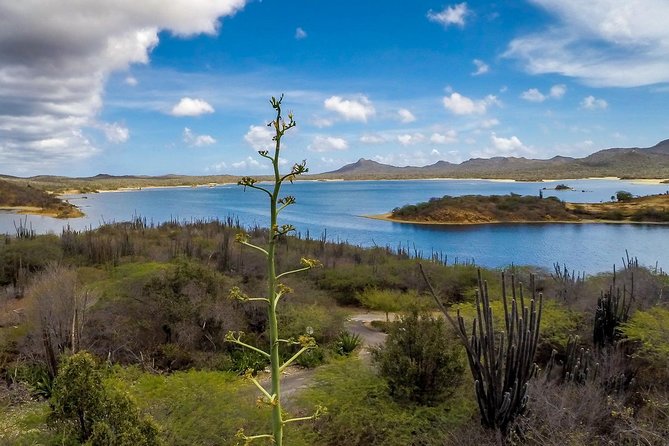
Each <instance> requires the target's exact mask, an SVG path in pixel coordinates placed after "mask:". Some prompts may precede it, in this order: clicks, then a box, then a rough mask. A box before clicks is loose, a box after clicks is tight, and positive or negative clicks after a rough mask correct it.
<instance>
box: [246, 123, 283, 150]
mask: <svg viewBox="0 0 669 446" xmlns="http://www.w3.org/2000/svg"><path fill="white" fill-rule="evenodd" d="M274 135H275V132H273V131H272V129H271V128H269V127H267V126H266V125H252V126H250V127H249V131H248V132H246V135H244V140H245V141H246V142H247V143H248V144H249V145H250V146H251V147H253V148H254V149H255V150H267V149H268V148H269V147H271V146H272V137H274ZM281 145H282V146H283V143H282V144H281ZM284 147H285V146H284Z"/></svg>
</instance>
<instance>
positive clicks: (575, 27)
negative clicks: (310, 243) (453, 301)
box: [0, 0, 669, 176]
mask: <svg viewBox="0 0 669 446" xmlns="http://www.w3.org/2000/svg"><path fill="white" fill-rule="evenodd" d="M664 17H669V3H667V2H666V1H665V0H635V1H629V0H591V1H588V2H584V1H582V0H515V1H512V0H508V1H497V2H491V1H467V2H443V1H428V0H416V1H395V0H392V1H388V0H387V1H383V2H381V1H360V0H358V1H349V0H341V1H338V2H329V1H320V0H296V1H278V0H263V1H247V0H218V1H216V0H171V1H170V2H164V1H161V0H143V1H141V2H138V1H136V0H134V1H131V0H114V1H111V0H110V1H94V2H81V1H77V0H63V1H60V2H52V1H48V0H26V1H23V2H14V1H10V0H0V162H2V165H1V167H0V172H1V173H5V174H12V175H20V176H27V175H35V174H45V173H48V174H60V175H70V176H79V175H81V176H88V175H95V174H97V173H100V172H104V173H111V174H150V175H159V174H166V173H179V174H191V175H204V174H219V173H231V174H262V173H265V172H266V171H267V167H266V166H265V165H264V163H263V162H262V159H261V158H260V157H258V156H257V155H256V153H255V151H256V150H258V149H261V148H263V147H266V146H267V145H268V144H269V136H268V131H267V130H268V129H267V128H266V127H265V124H266V122H267V121H268V120H269V119H271V108H270V107H269V104H268V98H269V97H270V96H271V95H279V94H281V93H285V100H284V108H285V109H286V110H292V111H293V112H294V114H295V117H296V120H297V122H298V127H297V128H296V129H294V131H293V132H292V134H290V135H289V136H287V137H286V139H285V140H284V141H285V149H286V150H285V151H284V152H283V156H284V158H285V162H286V164H291V163H293V162H297V161H301V160H303V159H306V160H307V162H308V165H309V167H310V168H311V171H312V172H323V171H328V170H334V169H336V168H338V167H341V166H342V165H344V164H346V163H349V162H354V161H356V160H357V159H359V158H368V159H374V160H377V161H380V162H384V163H389V164H394V165H425V164H431V163H434V162H436V161H438V160H446V161H450V162H461V161H464V160H466V159H469V158H472V157H492V156H524V157H531V158H550V157H552V156H555V155H558V154H559V155H567V156H577V157H580V156H585V155H587V154H589V153H591V152H593V151H596V150H599V149H603V148H608V147H633V146H639V147H647V146H651V145H654V144H655V143H657V142H659V141H660V140H663V139H666V138H669V100H668V99H669V28H668V27H667V26H666V24H665V23H663V18H664Z"/></svg>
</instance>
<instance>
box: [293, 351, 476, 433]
mask: <svg viewBox="0 0 669 446" xmlns="http://www.w3.org/2000/svg"><path fill="white" fill-rule="evenodd" d="M314 380H315V383H314V384H313V385H311V386H310V387H309V388H308V389H306V390H305V391H304V392H302V393H301V394H300V395H298V397H297V404H299V405H300V406H301V407H304V408H311V407H313V406H314V405H316V404H327V407H328V413H327V414H326V415H324V416H323V417H322V418H321V419H318V420H316V421H315V422H314V423H312V424H307V425H301V426H300V427H299V429H300V433H301V434H302V436H303V437H304V438H305V441H306V443H307V444H309V445H314V446H315V445H318V446H342V445H346V446H442V445H443V444H444V443H445V439H446V438H447V437H448V436H449V432H450V431H452V430H453V428H454V427H456V426H458V425H460V424H462V423H464V422H466V421H467V420H469V419H470V418H471V417H472V415H473V414H475V413H476V407H475V406H476V403H475V402H474V400H473V398H472V396H471V395H470V394H469V393H467V391H466V389H465V387H466V386H461V387H460V388H458V389H457V390H456V392H455V393H454V395H453V397H452V398H451V399H449V400H448V401H445V402H444V403H442V404H440V405H438V406H435V407H428V406H419V405H415V404H403V403H400V402H397V401H395V400H394V399H393V398H392V397H391V396H390V395H389V393H388V387H387V384H386V382H385V380H383V379H382V378H380V377H379V376H377V375H376V374H375V372H374V371H373V369H371V368H370V367H369V365H368V364H366V363H365V362H363V361H361V360H360V359H358V358H354V357H351V358H346V359H342V360H339V361H335V362H334V363H332V364H328V365H325V366H323V367H321V368H319V369H318V370H317V371H316V375H315V378H314Z"/></svg>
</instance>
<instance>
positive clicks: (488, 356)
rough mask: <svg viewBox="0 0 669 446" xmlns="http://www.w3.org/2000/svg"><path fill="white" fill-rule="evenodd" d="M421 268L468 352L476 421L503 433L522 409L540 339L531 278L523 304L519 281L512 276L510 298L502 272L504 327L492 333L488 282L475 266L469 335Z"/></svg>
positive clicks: (540, 300) (539, 305)
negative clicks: (477, 413)
mask: <svg viewBox="0 0 669 446" xmlns="http://www.w3.org/2000/svg"><path fill="white" fill-rule="evenodd" d="M421 272H422V273H423V277H424V278H425V281H426V283H427V285H428V288H429V289H430V292H431V293H432V295H433V296H434V298H435V300H436V302H437V305H438V306H439V308H440V309H441V311H442V312H443V313H444V316H446V319H448V321H449V322H450V323H451V325H453V327H454V328H455V331H456V333H457V335H458V336H459V338H460V340H461V341H462V344H463V345H464V347H465V350H466V352H467V358H468V360H469V368H470V370H471V373H472V376H473V377H474V384H475V389H476V400H477V402H478V406H479V411H480V414H481V423H482V424H483V425H484V426H485V427H488V428H491V429H498V430H500V431H501V432H502V434H506V433H507V432H508V429H509V427H510V424H511V422H512V421H513V420H514V419H515V418H516V417H517V416H518V415H520V414H522V413H523V412H524V411H525V407H526V404H527V400H528V395H527V392H528V383H529V380H530V379H531V378H532V377H533V376H534V375H535V374H536V372H537V369H538V368H537V366H536V364H535V363H534V354H535V352H536V348H537V343H538V341H539V327H540V324H541V310H542V303H543V297H542V295H541V294H539V295H538V301H537V296H536V295H535V291H534V290H535V287H534V278H533V277H532V278H531V280H530V287H531V289H532V299H531V300H530V306H529V308H528V307H526V306H525V298H524V295H523V288H522V285H521V284H519V286H518V287H516V281H515V278H514V276H513V275H512V276H511V301H510V302H509V299H508V296H507V286H506V280H505V276H504V274H502V301H503V304H504V329H503V330H502V331H499V332H496V327H495V324H494V322H493V312H492V308H491V306H490V298H489V296H488V284H487V283H486V282H484V281H483V280H482V278H481V272H480V271H479V274H478V284H479V287H478V291H477V293H476V317H475V318H474V320H473V321H472V331H471V335H468V334H467V328H466V327H465V321H464V318H463V317H462V316H461V315H460V311H459V310H458V312H457V316H456V319H453V317H452V316H451V315H450V314H449V313H448V310H447V308H446V307H445V306H444V304H443V303H442V301H441V299H440V298H439V297H438V296H437V293H436V292H435V290H434V289H433V288H432V286H431V285H430V282H429V280H428V279H427V276H426V275H425V272H424V271H423V268H422V265H421ZM516 290H518V292H516Z"/></svg>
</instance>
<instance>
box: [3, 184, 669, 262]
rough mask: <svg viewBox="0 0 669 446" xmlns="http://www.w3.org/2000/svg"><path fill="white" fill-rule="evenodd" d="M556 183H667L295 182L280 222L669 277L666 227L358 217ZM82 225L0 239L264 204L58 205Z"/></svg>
mask: <svg viewBox="0 0 669 446" xmlns="http://www.w3.org/2000/svg"><path fill="white" fill-rule="evenodd" d="M558 183H565V184H568V185H569V186H571V187H572V188H574V190H572V191H551V190H545V191H543V193H544V196H550V195H553V196H557V197H559V198H560V199H562V200H565V201H571V202H599V201H607V200H610V197H611V196H612V195H614V194H615V192H616V191H618V190H627V191H630V192H632V193H633V194H635V195H648V194H655V193H660V192H665V191H666V190H667V189H669V185H667V184H663V185H648V184H635V183H633V182H630V181H618V180H578V181H575V180H573V181H572V180H568V181H559V182H548V183H525V182H496V181H484V180H429V181H421V180H412V181H350V182H297V183H295V184H292V185H291V184H287V185H286V186H285V187H284V192H285V194H290V195H294V196H295V197H296V198H297V203H296V204H295V205H293V206H291V207H289V208H288V209H286V210H285V211H284V212H283V213H282V214H281V216H280V220H281V223H291V224H293V225H294V226H296V227H297V229H298V231H299V232H300V233H301V234H303V235H304V234H306V232H307V231H309V233H310V234H311V236H312V237H318V236H320V235H321V234H322V233H323V231H327V237H328V239H330V240H334V241H348V242H350V243H353V244H357V245H362V246H373V245H379V246H387V245H388V246H391V247H397V246H399V245H400V244H401V245H402V246H405V247H406V246H408V247H409V248H410V249H411V250H412V252H413V250H414V249H416V250H418V251H420V252H422V254H423V255H426V256H429V255H430V253H431V252H433V251H435V252H441V253H443V254H444V255H447V256H448V258H449V259H450V260H451V261H454V260H455V259H456V258H457V259H458V261H472V260H473V261H475V262H476V263H477V264H479V265H483V266H488V267H503V266H507V265H509V264H511V263H514V264H516V265H536V266H541V267H545V268H552V265H553V263H555V262H559V263H565V264H566V265H567V266H568V267H569V268H570V269H571V268H573V269H576V270H578V271H585V272H587V273H589V274H592V273H597V272H601V271H608V270H610V269H611V268H612V265H613V264H614V263H617V264H620V262H621V260H620V259H621V257H622V256H624V255H625V250H628V251H629V253H630V255H633V256H637V257H638V258H639V261H640V262H642V263H643V264H645V265H650V266H655V265H656V263H657V264H658V265H659V266H660V267H662V268H663V269H665V270H667V269H669V226H664V225H641V224H609V225H605V224H508V225H506V224H498V225H474V226H419V225H405V224H399V223H391V222H385V221H379V220H372V219H368V218H364V217H363V215H369V214H381V213H385V212H388V211H390V210H392V209H393V208H394V207H397V206H402V205H404V204H409V203H412V204H413V203H417V202H420V201H426V200H428V199H429V198H431V197H441V196H443V195H466V194H482V195H489V194H508V193H510V192H514V193H518V194H523V195H528V194H531V195H537V194H538V193H539V189H541V188H543V187H547V188H550V187H555V185H556V184H558ZM67 198H68V199H69V200H70V201H71V202H72V203H74V204H77V205H78V206H80V207H81V209H82V210H83V211H84V212H85V213H86V217H84V218H79V219H70V220H57V219H53V218H49V217H39V216H27V217H26V216H18V215H14V214H8V213H4V214H0V233H10V234H11V233H13V232H14V225H15V224H18V221H19V219H25V218H27V222H28V224H29V225H32V227H33V228H34V229H35V230H36V231H37V232H40V233H45V232H56V233H58V232H60V231H61V229H62V227H63V226H64V225H70V226H71V227H72V228H75V229H85V228H89V227H93V228H94V227H97V226H99V225H100V224H102V223H104V222H112V221H124V220H128V219H130V218H132V216H133V215H135V214H137V215H141V216H142V217H145V218H147V220H149V221H152V222H154V223H159V222H163V221H166V220H170V219H178V220H190V219H210V218H217V217H218V218H225V217H228V216H233V217H236V218H239V220H240V221H241V223H242V224H243V225H247V226H251V225H260V226H267V219H268V215H267V196H266V195H265V194H263V193H261V192H258V191H253V190H247V191H246V192H245V191H244V190H243V189H242V188H240V187H238V186H235V185H226V186H218V187H212V188H209V187H198V188H172V189H144V190H140V191H132V192H116V193H101V194H87V195H72V196H69V197H67Z"/></svg>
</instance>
